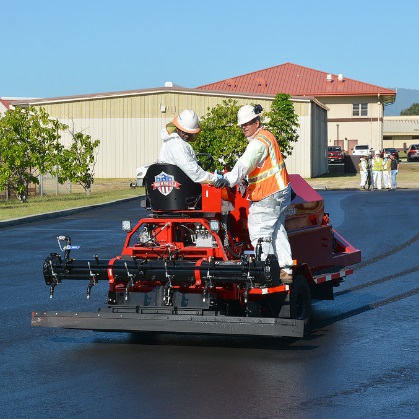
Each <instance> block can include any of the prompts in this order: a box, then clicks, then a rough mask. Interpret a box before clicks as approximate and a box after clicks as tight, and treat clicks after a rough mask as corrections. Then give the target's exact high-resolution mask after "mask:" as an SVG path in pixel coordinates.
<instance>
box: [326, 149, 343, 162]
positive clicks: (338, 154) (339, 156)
mask: <svg viewBox="0 0 419 419" xmlns="http://www.w3.org/2000/svg"><path fill="white" fill-rule="evenodd" d="M344 159H345V153H344V152H343V151H342V147H341V146H340V145H332V146H329V147H327V160H328V162H329V163H343V161H344Z"/></svg>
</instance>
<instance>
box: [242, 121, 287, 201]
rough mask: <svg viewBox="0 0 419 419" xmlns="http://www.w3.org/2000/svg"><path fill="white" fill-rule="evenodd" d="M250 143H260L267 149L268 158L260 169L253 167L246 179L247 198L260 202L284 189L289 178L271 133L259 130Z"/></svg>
mask: <svg viewBox="0 0 419 419" xmlns="http://www.w3.org/2000/svg"><path fill="white" fill-rule="evenodd" d="M252 141H261V142H262V143H263V144H265V146H266V147H267V148H268V156H267V157H266V159H265V161H264V162H263V165H262V167H255V168H254V169H253V170H252V171H251V172H250V173H249V177H248V181H249V198H250V200H252V201H260V200H261V199H263V198H265V197H267V196H269V195H272V194H273V193H275V192H278V191H280V190H282V189H284V188H285V187H286V186H287V185H288V183H289V178H288V173H287V170H286V167H285V162H284V159H283V157H282V154H281V151H280V149H279V146H278V143H277V141H276V139H275V137H274V136H273V135H272V133H270V132H269V131H266V130H264V129H261V130H260V131H259V132H258V134H257V135H256V137H255V138H254V139H253V140H252Z"/></svg>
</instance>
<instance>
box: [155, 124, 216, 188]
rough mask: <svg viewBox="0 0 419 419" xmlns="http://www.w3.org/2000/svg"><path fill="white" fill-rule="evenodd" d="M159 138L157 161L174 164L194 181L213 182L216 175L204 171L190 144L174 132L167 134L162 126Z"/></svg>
mask: <svg viewBox="0 0 419 419" xmlns="http://www.w3.org/2000/svg"><path fill="white" fill-rule="evenodd" d="M161 139H162V140H163V144H162V146H161V149H160V154H159V158H158V160H157V162H158V163H168V164H175V165H176V166H178V167H179V168H181V169H182V170H183V171H184V172H185V174H187V175H188V176H189V177H190V178H191V179H192V180H193V181H194V182H196V183H214V182H215V181H216V180H217V179H218V176H217V175H215V174H213V173H210V172H206V171H205V170H204V169H202V167H201V166H199V164H198V162H197V159H196V155H195V151H194V149H193V148H192V146H191V145H190V144H189V143H188V142H186V141H184V140H182V138H180V137H179V135H178V134H177V133H176V132H174V133H173V134H169V133H168V132H167V130H166V129H165V128H163V129H162V131H161Z"/></svg>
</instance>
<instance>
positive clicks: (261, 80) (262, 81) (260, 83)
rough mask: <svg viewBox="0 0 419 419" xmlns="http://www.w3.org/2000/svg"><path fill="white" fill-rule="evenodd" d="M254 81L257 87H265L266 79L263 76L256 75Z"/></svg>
mask: <svg viewBox="0 0 419 419" xmlns="http://www.w3.org/2000/svg"><path fill="white" fill-rule="evenodd" d="M256 83H257V85H258V86H259V87H267V86H268V83H266V80H265V79H264V78H263V77H258V78H257V79H256Z"/></svg>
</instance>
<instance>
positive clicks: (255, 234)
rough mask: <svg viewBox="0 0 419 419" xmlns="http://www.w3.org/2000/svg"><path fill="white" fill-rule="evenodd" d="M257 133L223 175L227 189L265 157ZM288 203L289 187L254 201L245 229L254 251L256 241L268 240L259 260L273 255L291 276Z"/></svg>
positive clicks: (265, 154)
mask: <svg viewBox="0 0 419 419" xmlns="http://www.w3.org/2000/svg"><path fill="white" fill-rule="evenodd" d="M257 134H258V131H256V133H255V134H253V136H252V137H250V138H248V141H249V144H248V145H247V147H246V150H245V152H244V153H243V155H242V156H241V157H240V158H239V159H238V160H237V163H236V164H235V166H234V167H233V169H232V170H231V172H228V173H225V174H224V178H225V179H227V180H228V182H229V184H230V186H235V185H236V184H237V183H238V182H239V181H241V180H242V179H244V178H245V177H246V176H247V175H248V174H249V173H250V172H252V170H253V169H254V168H255V167H257V166H259V165H262V164H263V162H264V160H265V159H266V157H267V156H268V149H267V148H266V146H265V145H264V144H263V143H262V142H261V141H258V140H255V139H254V138H255V137H256V136H257ZM290 203H291V187H290V185H288V186H287V187H286V188H284V189H283V190H281V191H278V192H275V193H273V194H272V195H269V196H267V197H266V198H263V199H261V200H260V201H257V202H251V204H250V208H249V218H248V227H249V235H250V240H251V242H252V245H253V247H254V248H256V244H257V241H258V239H259V238H265V237H269V238H272V242H271V243H268V242H262V252H263V253H262V259H264V258H266V256H267V255H268V254H272V253H273V254H275V256H276V257H277V259H278V263H279V266H280V267H281V268H282V269H283V270H284V271H285V272H287V273H291V272H292V270H291V267H292V265H293V260H292V256H291V246H290V244H289V241H288V235H287V232H286V230H285V217H286V214H287V208H288V207H289V205H290Z"/></svg>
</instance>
